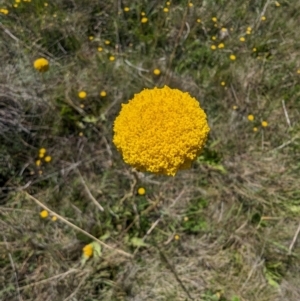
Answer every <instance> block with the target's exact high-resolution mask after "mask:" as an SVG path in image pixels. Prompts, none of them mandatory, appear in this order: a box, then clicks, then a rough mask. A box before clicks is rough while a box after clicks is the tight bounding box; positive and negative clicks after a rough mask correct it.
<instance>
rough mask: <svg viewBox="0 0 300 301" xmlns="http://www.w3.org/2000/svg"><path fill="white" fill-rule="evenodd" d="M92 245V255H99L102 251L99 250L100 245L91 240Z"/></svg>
mask: <svg viewBox="0 0 300 301" xmlns="http://www.w3.org/2000/svg"><path fill="white" fill-rule="evenodd" d="M92 246H93V255H94V257H101V255H102V252H101V245H100V244H99V243H98V242H96V241H94V242H92Z"/></svg>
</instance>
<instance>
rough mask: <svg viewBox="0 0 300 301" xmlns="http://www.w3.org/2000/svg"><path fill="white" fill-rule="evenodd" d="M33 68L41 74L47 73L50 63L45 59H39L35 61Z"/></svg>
mask: <svg viewBox="0 0 300 301" xmlns="http://www.w3.org/2000/svg"><path fill="white" fill-rule="evenodd" d="M33 66H34V68H35V69H36V70H38V71H40V72H46V71H47V70H48V69H49V62H48V60H46V59H44V58H39V59H36V60H35V61H34V63H33Z"/></svg>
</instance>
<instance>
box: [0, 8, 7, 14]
mask: <svg viewBox="0 0 300 301" xmlns="http://www.w3.org/2000/svg"><path fill="white" fill-rule="evenodd" d="M0 13H1V14H3V15H7V14H8V9H6V8H1V9H0Z"/></svg>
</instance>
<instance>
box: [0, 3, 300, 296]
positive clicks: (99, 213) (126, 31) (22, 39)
mask: <svg viewBox="0 0 300 301" xmlns="http://www.w3.org/2000/svg"><path fill="white" fill-rule="evenodd" d="M279 2H280V4H281V6H279V7H276V5H275V2H273V1H258V0H256V1H242V0H238V1H237V0H235V1H233V0H232V1H204V2H200V1H194V2H193V5H194V6H193V7H190V8H189V7H188V3H187V1H175V0H174V1H172V3H171V5H170V7H169V12H168V13H164V12H163V11H162V9H163V7H165V5H166V4H165V3H164V2H162V1H155V2H151V3H150V2H149V1H133V2H123V1H106V2H103V1H95V0H93V1H91V0H89V1H77V0H75V1H65V0H64V1H58V0H55V1H52V2H51V3H50V2H49V3H48V6H45V5H44V1H39V0H32V1H31V2H30V3H27V2H22V3H21V4H19V6H18V7H17V8H14V7H12V6H11V2H10V1H5V3H4V4H1V5H2V6H3V7H7V8H8V9H9V14H8V15H3V14H1V15H0V17H1V18H0V22H1V23H0V39H1V40H2V41H4V43H1V45H0V53H1V72H0V79H1V80H0V186H1V187H2V189H1V190H0V216H1V218H0V232H1V241H0V266H1V269H0V300H4V301H6V300H18V301H20V300H23V301H25V300H45V301H46V300H58V301H60V300H62V301H67V300H69V301H73V300H74V301H75V300H85V301H92V300H130V301H140V300H176V301H177V300H178V301H183V300H190V299H193V300H203V301H217V300H220V301H246V300H247V301H248V300H249V301H256V300H257V301H273V300H276V301H279V300H290V301H298V300H300V289H299V287H300V279H299V266H300V251H299V239H300V238H298V236H297V234H298V232H299V231H298V230H299V222H300V220H299V197H300V190H299V184H300V180H299V179H300V177H299V174H300V172H299V167H300V166H299V159H300V156H299V153H300V147H299V142H300V136H299V128H300V127H299V115H300V111H299V96H300V95H299V93H300V89H299V80H300V74H298V73H297V70H298V69H300V65H299V58H300V44H299V42H298V31H297V28H298V27H299V26H298V25H299V22H298V19H299V11H300V10H299V9H300V6H299V4H298V3H296V1H286V0H284V1H279ZM124 6H129V7H130V11H129V12H124V11H123V10H122V9H123V7H124ZM0 8H1V6H0ZM118 10H119V11H120V14H118ZM141 12H145V13H146V15H147V17H148V19H149V22H148V23H146V24H141V23H140V13H141ZM262 15H265V16H266V20H265V21H261V16H262ZM212 17H217V18H218V27H214V22H213V21H212V20H211V18H212ZM168 18H169V19H168ZM198 18H200V19H201V23H198V22H197V19H198ZM248 26H251V27H252V32H251V34H250V35H247V34H246V30H247V27H248ZM222 27H226V28H227V29H228V36H226V37H225V38H224V40H221V39H220V36H219V34H220V29H221V28H222ZM231 28H232V30H231ZM89 36H93V37H94V39H93V40H92V41H91V40H89ZM212 36H216V37H217V40H216V41H213V40H212V39H211V37H212ZM241 36H245V38H246V41H245V42H244V43H243V42H241V41H240V40H239V38H240V37H241ZM105 40H109V41H110V44H109V45H106V44H105ZM220 42H223V43H224V44H225V47H224V49H217V50H215V51H213V50H211V48H210V46H211V45H212V44H215V45H218V44H219V43H220ZM98 47H102V48H103V50H102V51H101V52H99V51H98ZM253 47H255V48H256V49H257V51H256V52H253V50H252V49H253ZM231 53H234V54H235V55H236V57H237V59H236V61H234V62H233V61H230V59H229V55H230V54H231ZM111 55H113V56H115V58H116V60H115V61H113V62H111V61H109V59H108V58H109V56H111ZM38 57H45V58H47V59H48V60H49V61H50V69H49V71H48V72H47V73H44V74H39V73H37V72H36V70H34V68H33V66H32V63H33V61H34V60H35V59H36V58H38ZM155 68H159V69H160V70H161V71H162V73H161V75H160V76H155V75H154V74H153V70H154V69H155ZM222 81H224V82H225V83H226V85H225V87H223V86H221V82H222ZM165 84H168V85H170V86H171V87H176V88H179V89H182V90H184V91H188V92H190V93H191V94H192V95H193V96H195V97H196V98H197V99H199V100H200V102H201V105H202V106H203V108H204V109H205V111H206V112H207V114H208V119H209V123H210V126H211V135H210V140H209V142H208V144H207V147H206V149H205V151H204V153H203V155H202V156H200V158H198V159H197V162H195V163H194V165H193V168H192V169H191V170H188V171H184V172H180V173H179V174H178V175H177V176H176V177H174V178H172V177H171V178H169V177H159V176H154V175H150V174H141V173H136V172H135V171H133V170H131V169H130V168H129V167H128V166H126V165H125V164H124V163H123V162H122V159H121V157H120V155H119V154H118V153H117V151H116V150H115V148H114V146H113V144H112V123H113V120H114V118H115V116H116V115H117V114H118V112H119V110H120V105H121V103H122V102H125V101H127V100H128V99H130V98H132V96H133V94H134V93H137V92H139V91H140V90H141V89H143V88H145V87H153V86H163V85H165ZM80 90H84V91H86V92H87V98H86V99H85V100H84V101H82V100H80V99H79V98H78V97H77V93H78V91H80ZM103 90H105V91H106V92H107V96H106V97H100V96H99V92H100V91H103ZM283 100H284V102H283ZM82 104H84V107H82V106H81V105H82ZM233 106H237V109H236V110H235V109H233V108H232V107H233ZM248 114H253V115H254V116H255V119H254V121H253V122H250V121H248V119H247V116H248ZM263 120H265V121H267V122H268V127H266V128H263V127H262V126H261V121H263ZM253 127H257V128H258V131H257V132H254V131H253ZM41 147H45V148H46V149H47V154H49V155H51V156H52V161H51V162H50V163H45V162H43V163H42V165H41V166H40V167H38V166H36V164H35V161H36V159H37V156H38V151H39V149H40V148H41ZM141 186H142V187H145V188H146V191H147V193H146V195H145V196H139V195H138V194H137V189H138V187H141ZM28 194H29V195H30V196H32V197H34V198H35V199H36V200H38V202H41V203H42V204H43V205H44V206H46V207H47V208H49V209H50V210H51V211H50V213H51V212H52V214H57V215H59V216H60V217H62V218H59V219H58V220H57V221H55V222H54V221H52V220H51V215H52V214H50V216H49V217H48V218H46V219H42V218H40V217H39V212H40V211H41V210H42V206H38V205H37V202H36V201H34V199H33V198H30V197H28ZM95 201H96V202H99V204H100V206H99V205H97V204H96V203H95ZM102 209H103V210H102ZM78 227H79V228H80V229H81V230H83V231H81V230H78ZM85 232H87V233H88V234H89V236H88V235H86V233H85ZM175 236H176V237H175ZM93 237H95V238H96V239H97V240H100V241H101V243H103V245H102V247H101V254H100V256H94V257H93V258H91V259H90V260H88V261H87V262H83V261H82V248H83V247H84V246H85V245H86V244H89V243H91V242H92V240H93ZM175 238H177V239H175ZM178 238H179V239H178ZM106 245H107V246H108V247H107V246H106ZM112 249H114V250H119V251H120V252H119V253H118V252H117V251H112ZM122 252H126V253H127V254H130V255H131V256H132V258H128V257H127V256H126V254H125V256H123V255H124V254H122Z"/></svg>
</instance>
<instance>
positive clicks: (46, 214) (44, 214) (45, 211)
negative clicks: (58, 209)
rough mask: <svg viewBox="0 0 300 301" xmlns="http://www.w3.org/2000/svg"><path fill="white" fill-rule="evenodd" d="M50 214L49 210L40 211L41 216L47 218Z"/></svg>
mask: <svg viewBox="0 0 300 301" xmlns="http://www.w3.org/2000/svg"><path fill="white" fill-rule="evenodd" d="M48 215H49V212H48V211H47V210H43V211H41V212H40V217H41V218H47V217H48Z"/></svg>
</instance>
